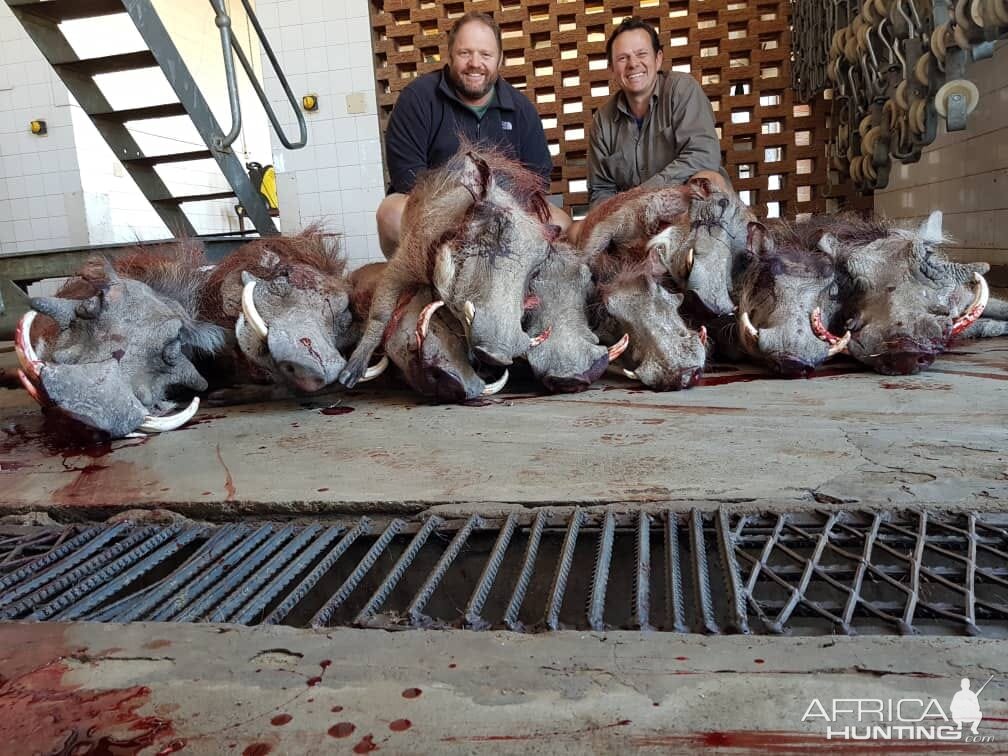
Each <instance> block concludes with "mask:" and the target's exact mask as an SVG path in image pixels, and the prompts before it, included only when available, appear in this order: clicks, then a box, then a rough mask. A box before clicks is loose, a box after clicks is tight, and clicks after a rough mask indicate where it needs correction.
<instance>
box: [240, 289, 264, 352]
mask: <svg viewBox="0 0 1008 756" xmlns="http://www.w3.org/2000/svg"><path fill="white" fill-rule="evenodd" d="M255 287H256V282H255V281H249V282H248V283H247V284H245V288H244V289H242V298H241V304H242V312H243V313H244V314H245V321H246V322H247V323H248V324H249V325H250V326H252V330H253V331H255V332H256V335H257V336H258V337H259V338H260V339H263V340H265V339H266V337H267V336H268V335H269V329H268V328H267V327H266V321H265V320H263V319H262V315H260V314H259V310H257V309H256V306H255Z"/></svg>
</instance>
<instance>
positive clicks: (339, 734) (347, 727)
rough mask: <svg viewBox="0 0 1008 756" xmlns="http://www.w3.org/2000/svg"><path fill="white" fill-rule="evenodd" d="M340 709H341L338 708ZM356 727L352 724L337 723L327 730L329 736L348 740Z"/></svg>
mask: <svg viewBox="0 0 1008 756" xmlns="http://www.w3.org/2000/svg"><path fill="white" fill-rule="evenodd" d="M338 708H340V709H342V708H343V707H342V706H340V707H338ZM356 729H357V727H356V726H355V725H354V724H353V722H338V723H337V724H334V725H333V726H332V727H330V728H329V734H330V735H331V736H332V737H334V738H349V737H350V736H351V735H352V734H353V731H354V730H356Z"/></svg>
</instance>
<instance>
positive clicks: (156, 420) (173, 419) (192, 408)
mask: <svg viewBox="0 0 1008 756" xmlns="http://www.w3.org/2000/svg"><path fill="white" fill-rule="evenodd" d="M198 409H199V397H198V396H194V397H193V399H192V401H191V402H189V406H188V407H186V408H185V409H184V410H182V411H181V412H176V413H175V414H173V415H161V416H158V417H156V416H154V415H146V416H145V417H144V421H143V422H142V423H141V424H140V427H139V428H137V430H139V431H141V432H143V433H165V432H166V431H173V430H175V429H176V428H181V427H182V426H183V425H185V424H186V423H188V422H189V421H190V420H192V419H193V415H195V414H196V410H198Z"/></svg>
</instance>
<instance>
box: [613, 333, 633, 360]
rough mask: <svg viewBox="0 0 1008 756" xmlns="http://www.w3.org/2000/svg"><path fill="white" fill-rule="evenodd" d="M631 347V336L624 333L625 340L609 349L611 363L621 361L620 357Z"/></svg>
mask: <svg viewBox="0 0 1008 756" xmlns="http://www.w3.org/2000/svg"><path fill="white" fill-rule="evenodd" d="M629 345H630V334H629V333H624V334H623V338H622V339H620V340H619V341H617V342H616V343H615V344H613V345H612V346H611V347H609V362H615V361H616V360H618V359H619V356H620V355H621V354H623V352H625V351H626V348H627V347H628V346H629Z"/></svg>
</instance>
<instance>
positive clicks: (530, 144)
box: [376, 11, 570, 258]
mask: <svg viewBox="0 0 1008 756" xmlns="http://www.w3.org/2000/svg"><path fill="white" fill-rule="evenodd" d="M503 59H504V50H503V47H502V45H501V31H500V26H499V25H498V24H497V22H496V21H494V19H493V17H492V16H489V15H487V14H486V13H479V12H476V11H472V12H469V13H466V14H465V15H464V16H462V17H460V18H459V19H458V20H457V21H456V22H455V24H454V25H453V26H452V28H451V31H449V32H448V64H447V65H446V66H445V67H444V68H443V69H442V70H440V71H435V72H432V73H429V74H425V75H424V76H421V77H420V78H418V79H417V80H416V81H414V82H412V83H411V84H410V85H409V86H407V87H406V88H405V89H404V90H403V91H402V92H400V93H399V98H398V99H397V101H396V105H395V108H394V109H393V110H392V116H391V118H390V119H389V124H388V129H387V131H386V132H385V159H386V162H387V164H388V170H389V177H390V179H391V184H390V186H389V191H388V194H387V195H386V197H385V199H384V200H382V203H381V205H379V207H378V212H377V214H376V218H377V221H378V240H379V243H380V244H381V249H382V253H383V254H384V255H385V257H388V258H391V257H392V255H393V254H395V250H396V246H397V245H398V243H399V228H400V224H401V222H402V213H403V208H404V207H405V205H406V197H407V195H408V194H409V192H410V191H411V190H412V189H413V185H414V184H415V183H416V179H417V176H418V174H420V173H421V172H422V171H424V170H426V169H428V168H437V167H438V166H440V165H443V164H444V163H446V162H447V161H448V159H449V158H451V157H452V155H454V154H455V153H456V152H457V151H458V149H459V144H460V136H461V137H464V138H465V139H466V140H467V141H468V142H470V143H472V144H474V145H482V146H485V147H495V148H498V149H500V150H502V151H503V152H505V153H506V154H508V155H510V156H511V157H513V158H515V159H517V160H520V161H521V162H522V163H523V164H524V165H525V167H526V168H528V169H529V170H531V171H533V172H535V173H538V174H539V175H540V176H542V177H543V180H544V182H545V183H546V185H547V186H548V184H549V176H550V171H552V169H553V160H552V158H551V157H550V154H549V148H548V146H547V144H546V135H545V134H544V133H543V127H542V120H541V119H540V117H539V114H538V112H536V109H535V106H534V105H533V104H532V103H531V102H529V101H528V99H526V97H525V96H524V95H523V94H522V93H521V92H519V91H518V90H516V89H515V88H514V87H512V86H511V85H510V84H509V83H508V82H506V81H504V80H503V79H501V78H500V77H499V75H498V72H499V70H500V65H501V63H502V62H503ZM550 211H551V215H552V217H551V222H552V223H554V224H555V225H557V226H560V228H561V229H566V228H567V226H569V225H570V217H569V216H567V214H566V213H564V211H563V210H560V209H559V208H556V207H553V206H552V205H551V206H550Z"/></svg>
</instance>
